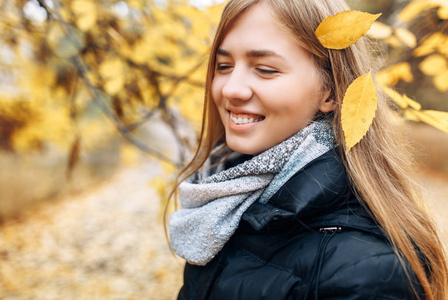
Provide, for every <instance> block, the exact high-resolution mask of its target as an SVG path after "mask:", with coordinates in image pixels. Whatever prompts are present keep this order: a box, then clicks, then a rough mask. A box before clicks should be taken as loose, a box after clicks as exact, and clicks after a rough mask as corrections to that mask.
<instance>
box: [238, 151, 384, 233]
mask: <svg viewBox="0 0 448 300" xmlns="http://www.w3.org/2000/svg"><path fill="white" fill-rule="evenodd" d="M338 151H339V150H338V149H337V148H336V149H333V150H331V151H329V152H327V153H325V154H324V155H322V156H320V157H319V158H317V159H315V160H313V161H312V162H310V163H309V164H308V165H306V166H305V167H304V168H303V169H301V170H300V171H299V172H297V173H296V174H295V175H294V176H293V177H292V178H291V179H289V180H288V181H287V182H286V183H285V184H284V185H283V187H282V188H281V189H280V190H279V191H278V192H277V193H276V194H274V196H273V197H272V198H271V199H270V200H269V201H268V202H267V203H266V204H262V203H260V202H255V203H254V204H253V205H252V206H251V207H250V208H249V209H248V210H247V211H246V212H245V213H244V214H243V217H242V218H243V220H244V221H246V222H248V223H249V224H250V225H251V226H252V227H253V228H254V229H255V230H262V229H263V228H265V227H266V226H267V225H268V224H269V223H272V222H273V221H275V222H276V223H278V222H280V221H282V223H283V222H287V223H290V222H294V221H297V220H298V221H299V222H300V223H302V224H303V227H304V228H319V227H329V226H340V227H349V228H353V229H359V230H364V231H369V232H372V233H374V234H378V235H381V236H383V234H382V233H381V231H380V230H379V228H378V225H377V224H376V223H375V221H374V220H373V218H372V217H371V215H370V214H369V212H368V211H367V210H366V209H365V208H364V207H363V206H362V205H361V204H360V202H359V200H358V199H357V198H356V196H355V195H354V193H353V191H352V188H351V185H350V182H349V179H348V177H347V173H346V170H345V167H344V165H343V163H342V161H341V159H340V156H339V153H338Z"/></svg>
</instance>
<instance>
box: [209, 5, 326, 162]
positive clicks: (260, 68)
mask: <svg viewBox="0 0 448 300" xmlns="http://www.w3.org/2000/svg"><path fill="white" fill-rule="evenodd" d="M212 97H213V100H214V102H215V104H216V106H217V108H218V111H219V114H220V117H221V121H222V123H223V125H224V127H225V133H226V142H227V145H228V146H229V147H230V148H231V149H232V150H234V151H237V152H241V153H244V154H252V155H255V154H259V153H261V152H263V151H264V150H267V149H269V148H271V147H273V146H275V145H277V144H278V143H280V142H282V141H284V140H285V139H287V138H288V137H290V136H291V135H293V134H294V133H296V132H297V131H299V130H300V129H302V128H304V127H305V126H307V125H308V124H310V122H311V121H312V120H313V117H314V116H315V114H316V113H317V111H318V110H321V111H324V112H326V111H330V110H333V109H334V104H333V103H332V102H325V100H326V99H327V98H328V93H327V92H323V91H322V88H321V80H320V77H319V75H318V70H317V69H316V67H315V65H314V63H313V60H312V57H311V54H310V53H308V52H307V51H305V50H304V49H303V48H301V47H300V46H299V45H298V44H297V43H296V42H295V41H294V40H293V39H292V38H291V37H290V36H289V35H288V34H287V33H286V32H285V30H284V29H282V28H281V27H280V26H279V24H278V22H277V19H276V18H275V17H274V15H273V14H272V13H271V10H270V8H269V7H268V5H267V4H264V3H260V4H256V5H254V6H252V7H251V8H250V9H249V10H248V11H246V12H245V13H244V14H242V15H241V16H240V17H238V18H237V19H236V21H235V23H234V24H233V25H232V27H231V28H230V30H229V31H228V33H227V34H226V36H225V37H224V40H223V42H222V44H221V45H220V46H219V48H218V50H217V56H216V73H215V77H214V79H213V82H212Z"/></svg>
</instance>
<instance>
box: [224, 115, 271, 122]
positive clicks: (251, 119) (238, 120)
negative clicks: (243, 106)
mask: <svg viewBox="0 0 448 300" xmlns="http://www.w3.org/2000/svg"><path fill="white" fill-rule="evenodd" d="M230 119H232V121H233V122H234V123H235V124H249V123H254V122H258V121H261V120H262V119H263V118H260V119H255V120H254V119H253V118H250V119H247V118H235V117H234V116H232V114H230Z"/></svg>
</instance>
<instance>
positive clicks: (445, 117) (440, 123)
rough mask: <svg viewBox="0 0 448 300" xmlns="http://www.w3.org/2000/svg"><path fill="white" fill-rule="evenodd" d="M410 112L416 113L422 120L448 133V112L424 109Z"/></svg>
mask: <svg viewBox="0 0 448 300" xmlns="http://www.w3.org/2000/svg"><path fill="white" fill-rule="evenodd" d="M410 114H412V115H414V116H415V117H416V118H418V119H419V120H420V121H422V122H424V123H426V124H428V125H431V126H433V127H435V128H437V129H439V130H442V131H444V132H446V133H448V113H447V112H443V111H435V110H423V111H413V112H411V113H410Z"/></svg>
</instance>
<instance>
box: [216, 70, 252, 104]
mask: <svg viewBox="0 0 448 300" xmlns="http://www.w3.org/2000/svg"><path fill="white" fill-rule="evenodd" d="M222 95H223V97H224V98H225V99H228V100H241V101H246V100H249V99H250V98H251V97H252V89H251V87H250V85H249V78H248V74H246V73H245V72H244V71H243V70H242V69H237V68H236V67H235V68H234V69H233V71H232V73H230V74H229V75H228V79H227V81H226V83H225V84H224V86H223V88H222Z"/></svg>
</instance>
